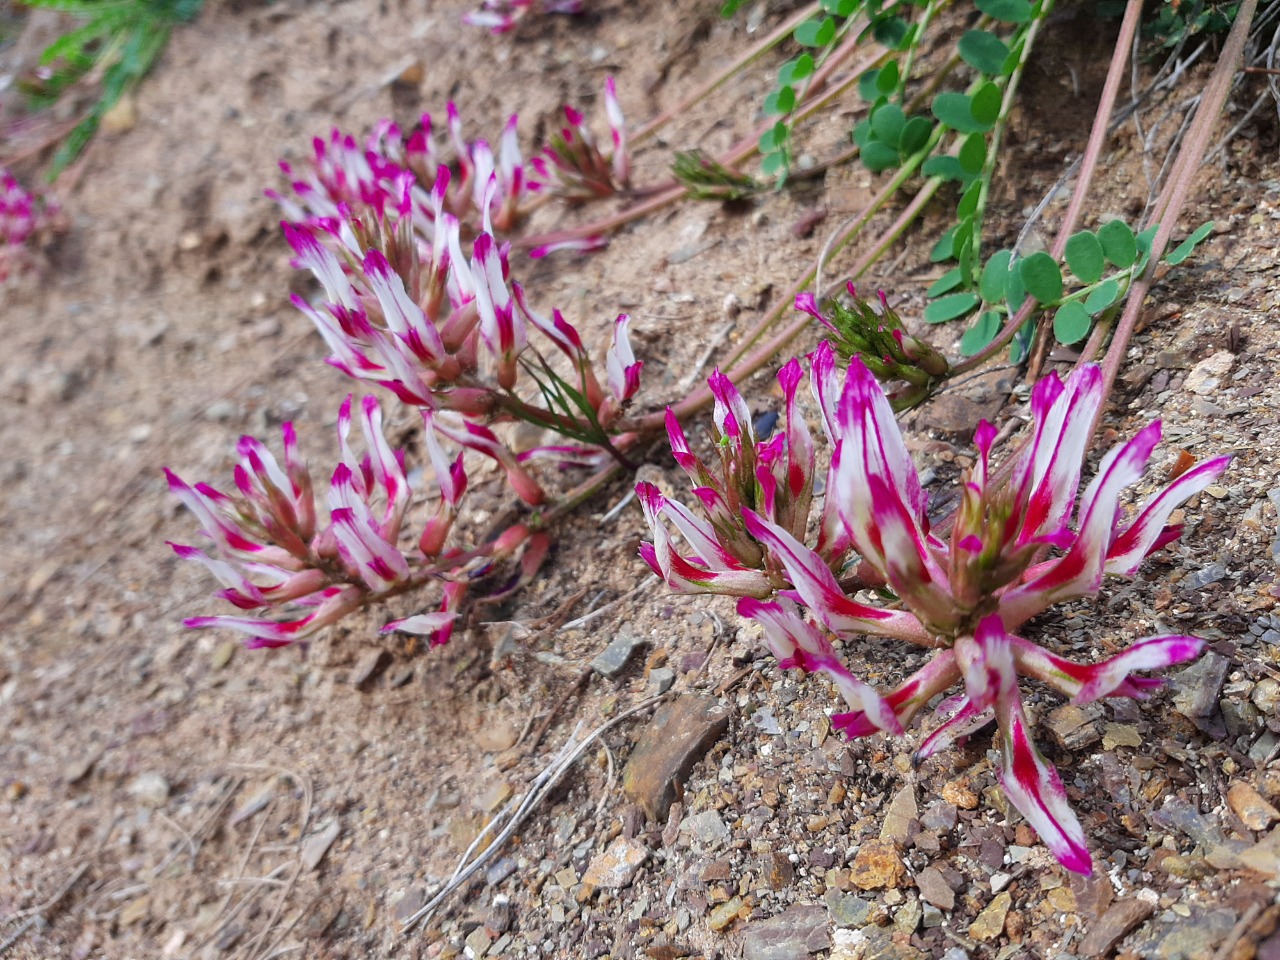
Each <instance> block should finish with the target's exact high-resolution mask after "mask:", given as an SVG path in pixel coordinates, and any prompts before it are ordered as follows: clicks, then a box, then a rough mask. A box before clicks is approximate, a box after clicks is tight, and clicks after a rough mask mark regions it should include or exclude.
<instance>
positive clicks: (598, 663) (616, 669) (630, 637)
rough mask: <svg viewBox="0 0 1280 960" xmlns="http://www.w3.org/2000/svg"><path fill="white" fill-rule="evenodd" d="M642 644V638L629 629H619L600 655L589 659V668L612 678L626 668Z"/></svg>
mask: <svg viewBox="0 0 1280 960" xmlns="http://www.w3.org/2000/svg"><path fill="white" fill-rule="evenodd" d="M643 644H644V638H643V637H639V636H636V634H634V633H632V632H631V631H630V630H622V631H619V633H618V635H617V636H616V637H614V638H613V640H612V641H610V643H609V645H608V646H607V647H605V648H604V650H603V651H601V653H600V655H599V656H598V657H596V658H595V659H594V660H592V661H591V669H592V670H594V671H595V672H596V673H598V674H600V675H601V676H604V677H608V678H609V679H613V678H614V677H616V676H617V675H618V674H620V673H622V671H623V670H625V669H626V666H627V663H628V662H630V660H631V658H632V657H633V656H634V655H635V652H636V651H637V650H639V649H640V647H641V646H642V645H643Z"/></svg>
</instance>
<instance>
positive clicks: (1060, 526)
mask: <svg viewBox="0 0 1280 960" xmlns="http://www.w3.org/2000/svg"><path fill="white" fill-rule="evenodd" d="M793 364H795V362H794V361H793V362H792V364H788V366H787V367H785V368H784V370H783V373H782V374H781V375H780V378H779V379H780V381H781V383H782V386H783V392H784V397H785V398H786V407H787V419H788V427H787V431H786V433H785V435H784V436H785V439H784V437H782V436H780V437H778V438H775V439H774V440H771V441H766V442H760V441H758V440H757V439H756V438H755V436H754V434H753V432H752V431H751V427H750V420H749V414H747V413H746V406H745V404H744V403H742V402H741V397H740V396H739V395H738V393H737V391H736V389H734V388H733V386H732V384H731V383H729V381H728V380H727V378H724V377H723V376H721V375H719V374H718V373H717V374H715V375H713V377H712V379H711V381H710V386H711V390H712V394H713V396H714V397H715V401H716V405H715V412H714V415H713V419H714V422H715V425H716V426H715V433H714V436H715V437H716V441H717V450H718V452H719V453H720V459H721V464H720V469H719V470H717V471H713V470H711V469H710V468H708V467H707V466H706V465H705V464H704V463H703V462H702V461H701V460H700V459H699V458H698V457H696V456H695V455H694V454H693V453H692V451H691V450H690V448H689V445H688V442H687V441H686V439H685V437H684V433H683V430H681V429H680V427H679V425H678V424H675V423H674V422H672V423H671V424H670V434H671V440H672V450H673V452H674V453H675V456H676V459H677V462H679V463H680V465H681V467H683V468H684V470H685V472H686V473H687V474H688V475H689V477H690V479H691V480H692V481H693V483H694V484H695V491H694V492H695V494H696V495H697V497H698V500H699V501H700V503H701V506H702V508H703V513H704V515H705V519H703V518H701V517H698V516H696V515H694V514H693V513H692V512H691V511H688V510H687V509H685V508H683V507H679V508H677V506H676V505H675V504H674V502H673V501H670V500H667V499H666V498H663V497H662V496H661V495H660V494H657V493H656V490H655V489H652V488H648V487H646V488H645V489H640V488H637V491H638V492H639V493H640V495H641V500H642V504H643V505H644V506H645V515H646V519H647V520H648V521H649V524H650V527H651V529H652V530H653V531H654V542H653V544H652V546H649V545H646V546H645V547H644V548H642V555H643V556H644V557H645V559H646V560H647V561H649V563H650V566H652V567H654V569H655V570H656V571H657V572H658V573H659V575H660V576H663V577H664V579H666V580H667V582H668V584H669V585H671V586H672V587H673V588H674V589H678V590H705V591H710V592H718V593H726V594H731V595H733V594H737V595H740V596H741V595H744V594H745V595H746V596H747V597H749V598H759V599H745V600H743V601H741V602H740V604H739V612H741V613H742V614H743V615H744V616H748V617H751V618H752V619H755V620H756V621H757V622H759V623H760V624H761V626H762V627H763V629H764V633H765V639H766V642H767V643H768V645H769V647H770V649H771V650H772V651H773V652H774V653H775V655H777V656H778V658H779V664H780V666H783V667H794V668H798V669H801V670H805V671H808V672H818V673H822V674H824V675H826V676H827V677H829V678H830V679H831V680H832V681H833V682H834V683H835V684H836V686H837V689H839V690H840V691H841V693H842V695H843V696H844V698H845V700H846V701H848V702H849V704H850V706H851V707H853V709H852V710H851V711H850V712H848V713H845V714H839V715H836V716H833V717H832V724H833V726H835V727H836V728H837V729H840V730H842V731H843V732H844V733H845V734H846V736H850V737H856V736H865V735H868V734H871V733H874V732H876V731H887V732H898V731H899V730H900V729H904V728H906V726H907V725H908V724H909V723H910V721H911V720H912V719H913V718H914V716H915V715H916V713H918V712H919V711H920V710H921V709H923V708H924V706H925V705H926V704H927V703H928V702H929V701H930V700H932V699H933V698H934V697H936V696H938V695H939V694H942V693H944V692H946V691H947V690H948V689H950V688H951V687H953V686H954V685H955V684H956V683H961V684H962V685H963V693H962V694H961V695H960V696H959V697H955V698H951V699H950V700H946V701H944V702H943V704H942V705H940V706H939V708H938V723H937V724H936V726H935V728H934V729H933V731H932V732H931V733H930V734H929V735H928V736H927V737H926V738H925V739H924V741H923V742H922V744H921V746H920V749H919V750H918V751H917V759H919V760H923V759H926V758H927V757H929V756H931V755H932V754H934V753H936V752H937V751H939V750H940V749H942V748H944V747H946V746H948V745H950V744H952V743H954V742H955V741H956V740H957V739H959V738H961V737H964V736H968V735H969V734H971V733H973V732H975V731H977V730H978V729H980V728H981V727H983V726H985V725H987V724H989V723H991V722H992V721H994V722H995V723H996V724H997V726H998V728H999V736H998V743H999V746H1000V750H1001V753H1002V757H1003V762H1002V767H1001V772H1000V780H1001V783H1002V785H1003V787H1004V790H1005V793H1006V795H1007V796H1008V797H1009V800H1010V802H1011V803H1012V804H1013V805H1014V806H1015V807H1016V808H1017V809H1018V810H1019V811H1020V812H1021V813H1022V814H1023V816H1025V817H1026V818H1027V820H1028V822H1029V823H1030V824H1031V825H1032V826H1033V827H1034V828H1035V829H1036V830H1037V832H1038V833H1039V834H1040V836H1041V837H1042V838H1043V839H1044V840H1045V842H1046V843H1047V844H1048V846H1049V848H1050V849H1051V850H1052V851H1053V853H1054V854H1055V856H1057V857H1058V859H1059V860H1060V861H1061V862H1062V863H1063V865H1064V866H1066V867H1067V868H1068V869H1071V870H1075V871H1078V872H1088V871H1089V869H1090V858H1089V853H1088V849H1087V846H1086V844H1085V839H1084V834H1083V830H1082V829H1081V827H1080V824H1079V822H1078V821H1077V820H1076V818H1075V815H1074V814H1073V813H1072V812H1071V809H1070V807H1069V805H1068V804H1067V800H1066V794H1065V792H1064V790H1063V786H1062V781H1061V778H1060V777H1059V776H1058V774H1057V772H1056V771H1055V770H1054V768H1053V766H1052V765H1051V764H1050V763H1049V762H1048V761H1047V760H1046V759H1045V758H1044V757H1043V756H1042V755H1041V754H1040V753H1039V751H1038V750H1037V749H1036V747H1035V744H1034V743H1033V742H1032V740H1031V737H1030V733H1029V730H1028V723H1027V720H1026V716H1025V713H1024V711H1023V708H1022V701H1021V696H1020V691H1019V687H1018V678H1019V676H1029V677H1033V678H1035V679H1038V680H1041V681H1043V682H1045V683H1047V684H1049V685H1050V686H1051V687H1053V688H1054V689H1056V690H1058V691H1060V692H1061V693H1062V694H1063V695H1065V696H1067V697H1070V698H1072V700H1073V701H1074V702H1078V703H1085V702H1088V701H1090V700H1095V699H1099V698H1102V697H1131V698H1139V699H1140V698H1143V697H1145V696H1147V695H1148V694H1149V692H1150V691H1151V690H1152V689H1154V688H1155V687H1157V686H1158V685H1159V683H1160V681H1159V680H1158V679H1153V678H1148V677H1139V676H1134V675H1133V674H1134V671H1138V670H1153V669H1161V668H1164V667H1169V666H1172V665H1174V664H1178V663H1183V662H1186V661H1187V660H1191V659H1193V658H1195V657H1196V656H1197V655H1198V654H1199V653H1200V650H1201V649H1202V647H1203V644H1202V642H1201V641H1199V640H1197V639H1195V638H1193V637H1182V636H1166V637H1152V638H1148V639H1145V640H1141V641H1139V642H1137V643H1135V644H1133V645H1132V646H1131V647H1129V648H1128V649H1127V650H1124V651H1122V652H1120V653H1118V654H1116V655H1114V656H1111V657H1109V658H1107V659H1105V660H1103V661H1101V662H1099V663H1092V664H1090V663H1078V662H1075V661H1072V660H1068V659H1067V658H1065V657H1062V656H1059V655H1058V654H1055V653H1052V652H1051V651H1049V650H1046V649H1044V648H1043V647H1041V646H1039V645H1038V644H1036V643H1034V642H1032V641H1031V640H1029V639H1027V638H1025V637H1023V636H1019V635H1018V631H1019V629H1020V628H1021V627H1023V625H1024V624H1025V623H1026V622H1027V621H1028V620H1029V619H1030V618H1031V617H1033V616H1035V615H1037V614H1039V613H1041V612H1043V611H1044V610H1046V609H1047V608H1048V607H1049V606H1051V605H1052V604H1054V603H1057V602H1059V601H1062V600H1070V599H1076V598H1080V597H1088V596H1092V595H1094V594H1096V593H1097V592H1098V590H1099V589H1100V588H1101V586H1102V581H1103V578H1104V576H1105V575H1106V574H1113V575H1120V576H1131V575H1132V574H1133V573H1134V572H1135V571H1136V569H1137V567H1138V565H1139V564H1140V563H1141V561H1142V559H1143V558H1144V557H1145V556H1147V555H1148V554H1149V553H1151V552H1152V551H1154V550H1157V549H1159V548H1160V547H1162V546H1164V545H1165V544H1167V543H1169V542H1170V541H1171V540H1173V539H1176V537H1177V536H1178V534H1179V532H1180V528H1177V527H1169V526H1167V522H1168V520H1169V518H1170V516H1171V514H1172V512H1173V510H1174V509H1175V508H1176V507H1177V506H1178V505H1179V504H1181V503H1182V502H1184V501H1185V500H1186V499H1187V498H1188V497H1190V496H1192V495H1193V494H1195V493H1197V492H1199V491H1200V490H1203V489H1204V488H1205V487H1206V486H1208V485H1209V484H1210V483H1212V482H1213V481H1214V480H1215V479H1217V478H1218V477H1219V476H1221V474H1222V473H1223V471H1224V470H1225V469H1226V468H1227V465H1228V463H1229V461H1230V458H1229V457H1216V458H1214V459H1211V460H1207V461H1205V462H1204V463H1201V464H1199V465H1197V466H1196V467H1195V468H1194V469H1192V470H1190V471H1188V472H1187V473H1185V474H1183V475H1182V476H1181V477H1179V478H1178V479H1177V480H1175V481H1174V482H1173V483H1172V484H1170V485H1169V486H1167V487H1166V488H1164V489H1163V490H1161V491H1159V492H1158V493H1156V494H1155V495H1154V496H1153V497H1151V498H1150V499H1149V500H1148V501H1147V503H1146V504H1145V505H1144V506H1143V507H1141V508H1140V509H1139V510H1138V511H1137V513H1136V514H1135V515H1134V516H1133V518H1132V519H1129V520H1126V519H1125V511H1124V510H1123V509H1122V507H1121V506H1120V497H1121V495H1122V493H1123V491H1124V489H1125V488H1126V487H1128V486H1130V485H1132V484H1133V483H1135V482H1137V481H1138V480H1139V479H1140V478H1141V476H1142V473H1143V470H1144V468H1145V467H1146V465H1147V463H1148V461H1149V459H1150V457H1151V454H1152V451H1153V450H1154V447H1155V444H1156V442H1157V441H1158V440H1159V437H1160V424H1159V422H1158V421H1157V422H1155V423H1152V424H1149V425H1148V426H1147V427H1145V428H1144V429H1142V430H1141V431H1139V432H1138V434H1137V435H1136V436H1135V437H1134V438H1133V439H1131V440H1129V441H1128V442H1126V443H1124V444H1121V445H1120V446H1118V447H1116V448H1115V449H1113V450H1111V451H1110V452H1109V453H1107V454H1106V455H1105V456H1104V457H1103V459H1102V462H1101V464H1100V465H1099V468H1098V473H1097V475H1096V476H1095V477H1094V479H1093V480H1092V481H1091V482H1090V483H1089V485H1088V487H1087V488H1086V489H1085V491H1084V493H1083V495H1080V496H1078V493H1079V487H1080V481H1081V466H1082V463H1083V459H1084V455H1085V452H1086V449H1087V446H1088V440H1089V434H1090V427H1091V420H1092V415H1093V411H1095V410H1096V409H1097V408H1098V406H1099V405H1100V404H1101V402H1102V377H1101V372H1100V371H1099V369H1098V368H1097V367H1096V366H1093V365H1085V366H1083V367H1081V368H1080V369H1078V370H1077V371H1076V372H1075V374H1074V375H1073V376H1072V377H1070V378H1069V379H1068V380H1067V381H1066V382H1065V383H1064V382H1063V381H1062V380H1060V379H1059V378H1058V376H1057V375H1056V374H1050V375H1049V376H1048V377H1046V378H1045V379H1044V380H1042V381H1041V382H1040V383H1039V384H1037V385H1036V387H1035V389H1034V391H1033V393H1032V399H1031V415H1032V426H1031V435H1030V438H1029V439H1028V441H1027V443H1026V445H1025V446H1024V448H1023V450H1022V452H1021V453H1020V454H1019V455H1018V457H1017V460H1016V461H1015V463H1014V465H1013V469H1012V473H1011V475H1010V477H1009V479H1008V480H1007V482H1005V483H1003V484H1001V483H999V482H998V481H997V479H996V477H997V471H996V470H995V469H994V468H993V465H992V463H991V455H992V448H993V446H994V441H995V437H996V431H995V428H994V427H992V426H991V425H990V424H988V423H985V422H984V423H982V424H981V425H980V426H979V427H978V430H977V431H976V433H975V443H976V446H977V458H976V462H975V463H974V466H973V467H972V469H971V470H970V471H969V472H968V473H967V474H966V475H965V476H964V477H963V478H962V482H961V491H960V493H961V495H960V503H959V506H958V508H957V510H956V513H955V516H954V522H953V523H952V526H951V530H950V531H949V534H948V535H947V536H945V537H944V536H942V535H939V533H937V532H936V531H935V530H934V529H933V526H932V524H931V522H930V518H929V513H928V509H927V507H928V496H927V493H926V492H925V490H924V488H923V486H922V485H921V483H920V479H919V477H918V475H917V473H916V469H915V465H914V464H913V463H912V462H911V458H910V456H909V454H908V452H907V448H906V444H905V443H904V441H903V438H902V435H901V433H900V431H899V429H898V426H897V423H896V422H895V420H894V418H893V408H892V404H891V401H890V398H889V397H888V396H886V394H885V391H884V389H883V388H882V387H881V385H880V382H879V378H878V376H877V374H876V372H875V371H874V370H873V369H872V367H871V365H870V364H869V363H866V362H864V361H863V359H862V358H861V357H860V356H858V355H854V356H853V357H852V359H851V361H850V363H849V366H848V370H847V373H846V375H845V378H844V382H843V384H841V382H840V380H839V376H838V374H837V372H836V368H835V350H833V348H832V347H831V346H830V345H828V344H826V343H823V344H822V345H820V346H819V348H818V350H817V351H815V353H814V354H813V356H812V358H811V370H810V377H811V381H812V385H813V393H814V397H815V399H816V401H817V403H818V405H819V408H820V413H821V419H822V422H823V426H824V429H825V431H826V433H827V436H828V439H829V440H830V441H831V443H832V446H833V451H832V457H831V463H830V466H829V468H828V471H827V481H826V485H825V490H826V492H825V498H824V503H823V506H822V513H821V522H820V524H819V527H818V537H817V544H816V547H811V546H809V545H808V544H807V543H806V542H805V539H806V535H807V520H808V512H809V509H808V504H809V502H810V500H812V499H814V496H813V486H814V485H813V480H812V471H813V468H812V464H813V450H812V442H811V439H810V437H809V434H808V432H807V431H806V430H805V429H804V428H803V419H802V418H801V417H800V416H799V415H798V413H797V410H796V404H797V401H796V384H797V383H798V381H799V379H800V370H799V367H798V365H794V366H793ZM672 420H674V418H672ZM748 474H750V476H751V477H752V478H753V479H754V481H755V482H754V483H752V482H750V481H749V480H748ZM783 491H786V492H787V494H788V495H790V496H791V497H792V500H791V501H790V512H789V511H788V510H786V509H781V508H780V507H779V504H780V503H782V502H783V499H782V492H783ZM801 507H803V509H801ZM664 519H667V520H670V521H671V522H672V525H673V526H674V527H675V528H676V529H677V530H679V532H680V533H681V534H682V536H683V537H684V539H685V541H686V543H687V544H688V545H689V546H690V547H691V548H692V550H693V554H692V555H691V556H688V557H681V555H680V554H679V552H678V548H677V547H676V546H675V545H674V544H673V542H672V540H671V537H670V534H669V532H668V531H667V530H666V528H665V525H664V524H663V520H664ZM855 567H856V568H857V569H858V570H860V571H866V573H865V575H864V576H863V578H862V579H863V581H864V582H871V583H877V584H880V585H882V586H883V588H884V589H886V590H887V591H889V592H890V593H891V594H892V596H893V597H896V600H897V602H896V603H894V604H893V605H891V606H889V607H882V606H878V605H874V604H869V603H865V602H863V601H861V600H857V599H855V598H854V597H852V596H850V595H849V591H848V590H847V589H846V586H845V583H844V582H843V581H842V580H841V576H842V575H844V573H845V571H849V570H852V569H854V568H855ZM855 589H856V587H855ZM770 595H772V596H775V597H778V598H779V600H778V601H775V602H764V601H767V598H768V597H769V596H770ZM795 603H799V604H803V606H804V607H805V608H807V609H808V611H809V612H810V614H811V616H812V617H813V618H814V620H816V623H814V622H810V621H807V620H805V619H804V618H803V617H802V616H801V614H800V612H799V608H797V607H796V606H794V604H795ZM828 632H829V633H832V634H835V635H836V636H839V637H842V638H845V639H852V638H854V637H856V636H858V635H863V634H867V635H874V636H882V637H893V638H897V639H901V640H906V641H908V642H911V643H915V644H918V645H920V646H923V647H927V648H930V649H932V650H933V651H934V653H933V654H932V657H931V659H930V661H929V662H928V663H927V664H926V665H925V666H924V667H923V668H921V669H920V670H918V671H917V672H916V673H915V674H914V675H912V676H911V677H909V678H908V679H907V680H905V681H904V682H903V683H902V684H900V685H899V686H898V687H897V688H895V689H894V690H891V691H889V692H887V693H883V694H880V693H876V692H875V691H873V690H871V689H870V688H869V687H866V686H865V685H863V684H860V683H858V682H857V681H856V679H855V678H852V677H851V676H850V675H848V673H847V670H846V669H845V668H844V667H843V665H842V664H841V663H840V662H839V660H838V658H837V657H836V655H835V653H834V648H833V647H832V645H831V643H830V642H829V641H828V640H827V639H826V637H827V633H828Z"/></svg>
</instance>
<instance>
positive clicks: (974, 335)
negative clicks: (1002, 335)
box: [960, 310, 1002, 357]
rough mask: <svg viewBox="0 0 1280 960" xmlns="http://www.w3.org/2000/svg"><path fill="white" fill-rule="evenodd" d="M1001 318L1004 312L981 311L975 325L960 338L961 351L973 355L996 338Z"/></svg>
mask: <svg viewBox="0 0 1280 960" xmlns="http://www.w3.org/2000/svg"><path fill="white" fill-rule="evenodd" d="M1001 319H1002V314H999V313H996V311H994V310H985V311H983V312H982V313H980V314H979V315H978V319H977V320H975V321H974V322H973V326H971V327H970V328H969V329H968V330H966V331H965V332H964V336H962V337H961V338H960V353H961V354H962V355H963V356H966V357H972V356H973V355H974V354H975V353H977V352H978V351H980V350H981V349H982V348H983V347H985V346H986V345H987V344H988V343H990V342H991V341H992V340H994V339H995V338H996V334H997V333H999V332H1000V321H1001Z"/></svg>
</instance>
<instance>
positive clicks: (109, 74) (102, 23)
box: [23, 0, 203, 179]
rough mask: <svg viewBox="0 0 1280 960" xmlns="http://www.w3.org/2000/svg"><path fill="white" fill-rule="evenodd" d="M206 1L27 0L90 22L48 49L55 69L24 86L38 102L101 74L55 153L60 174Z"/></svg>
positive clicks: (44, 59) (48, 63)
mask: <svg viewBox="0 0 1280 960" xmlns="http://www.w3.org/2000/svg"><path fill="white" fill-rule="evenodd" d="M202 3H203V0H27V5H28V6H30V7H40V8H44V9H48V10H57V11H59V12H62V13H69V14H72V15H73V16H76V17H80V18H82V19H83V20H84V21H85V22H84V23H83V24H82V25H80V26H79V27H77V28H76V29H74V30H72V31H71V32H70V33H66V34H63V35H62V36H61V37H59V38H58V39H57V40H55V41H54V42H53V43H51V44H49V46H48V47H46V48H45V50H44V53H43V54H42V56H41V58H40V63H41V65H42V66H45V67H51V68H53V72H52V73H51V74H50V75H49V76H48V77H47V78H44V79H41V80H39V81H25V82H24V83H23V88H24V90H25V91H26V93H27V94H28V95H29V97H30V98H31V100H32V102H33V103H34V104H35V105H36V106H38V107H39V106H49V105H51V104H52V103H54V102H55V101H56V100H57V99H58V98H59V97H60V96H61V95H62V94H63V93H64V92H65V91H66V90H67V88H69V87H70V86H71V85H72V84H74V83H76V82H78V81H80V80H81V79H82V78H84V77H85V76H86V75H88V74H90V71H95V72H98V73H100V76H101V80H100V95H99V97H98V100H97V102H96V103H94V105H93V107H92V108H90V110H89V112H88V114H87V115H85V116H84V117H83V118H82V119H81V120H80V122H79V123H78V124H77V125H76V126H75V127H74V128H73V129H72V130H71V132H70V133H69V134H67V136H66V138H65V139H64V140H63V141H62V143H61V144H60V145H59V147H58V150H57V152H56V153H55V154H54V157H53V163H52V165H51V169H50V172H49V176H50V179H52V178H54V177H56V176H57V175H58V174H59V173H61V172H62V170H64V169H65V168H66V166H67V165H68V164H69V163H71V161H72V160H74V159H75V158H76V157H77V156H79V154H80V151H81V150H83V149H84V147H85V145H86V144H87V143H88V142H89V140H90V139H92V137H93V135H94V133H96V132H97V129H98V126H99V124H100V123H101V122H102V117H103V116H104V115H105V114H106V112H107V111H108V110H110V109H111V108H112V107H113V106H115V105H116V104H117V103H118V102H119V101H120V98H121V97H122V96H123V95H124V94H125V93H126V92H127V91H128V90H130V89H131V88H132V87H133V86H135V85H136V84H137V82H138V81H139V80H141V79H142V77H144V76H145V75H146V73H147V71H148V70H150V69H151V67H152V65H153V64H154V63H155V61H156V58H157V57H159V55H160V52H161V51H162V50H163V49H164V46H165V44H166V43H167V42H168V40H169V31H170V30H171V29H172V28H173V26H174V25H175V24H178V23H186V22H188V21H190V20H193V19H194V18H195V16H196V14H198V13H199V12H200V7H201V4H202Z"/></svg>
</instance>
